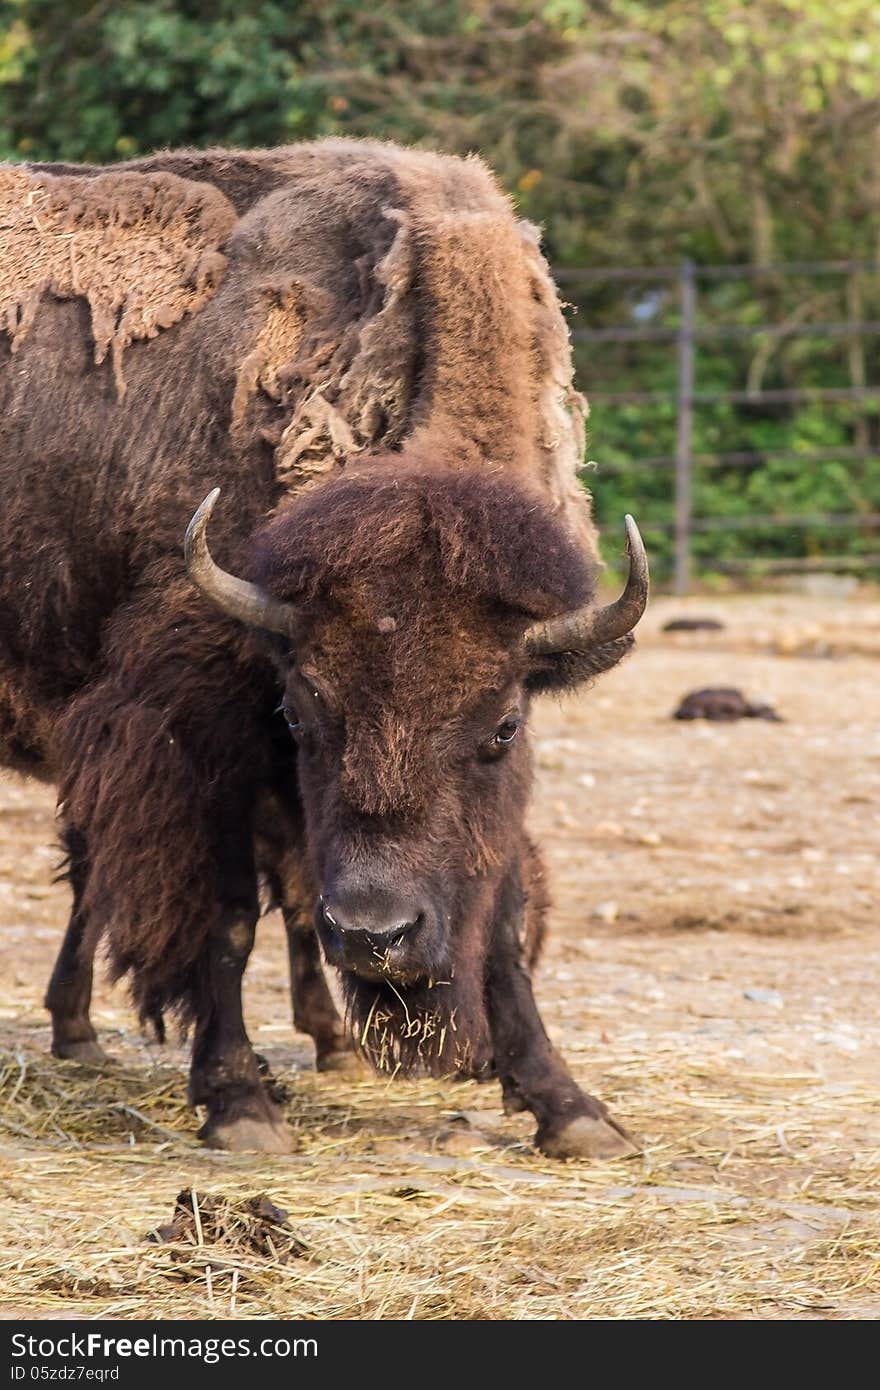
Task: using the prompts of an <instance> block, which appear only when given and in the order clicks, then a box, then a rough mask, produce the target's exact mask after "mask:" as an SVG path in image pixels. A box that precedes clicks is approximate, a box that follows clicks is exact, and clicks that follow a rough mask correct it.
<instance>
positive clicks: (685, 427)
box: [675, 261, 697, 594]
mask: <svg viewBox="0 0 880 1390" xmlns="http://www.w3.org/2000/svg"><path fill="white" fill-rule="evenodd" d="M678 288H679V306H680V313H681V322H680V324H679V329H678V391H677V396H676V401H677V422H678V429H677V434H676V441H675V592H676V593H677V594H686V593H687V592H688V589H689V588H690V583H691V469H692V463H693V448H692V446H693V439H692V436H693V413H694V329H695V327H696V317H697V285H696V277H695V274H694V263H693V261H682V263H681V267H680V269H679V279H678Z"/></svg>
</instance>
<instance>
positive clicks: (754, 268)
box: [553, 261, 880, 284]
mask: <svg viewBox="0 0 880 1390" xmlns="http://www.w3.org/2000/svg"><path fill="white" fill-rule="evenodd" d="M856 271H863V272H865V273H866V274H875V275H876V274H880V263H878V262H877V261H781V262H779V263H778V264H776V265H768V266H760V265H695V266H694V273H695V275H697V276H698V278H699V279H701V280H771V279H772V278H773V277H774V276H775V275H810V276H813V275H852V274H853V273H854V272H856ZM680 273H681V267H680V266H678V265H655V266H558V267H556V268H555V269H554V271H553V275H554V278H555V279H556V280H557V281H558V282H559V283H560V284H569V283H572V282H577V281H579V280H583V281H602V280H608V281H615V280H616V281H624V282H626V281H632V282H633V283H636V284H637V283H638V282H639V281H643V282H644V281H647V282H648V283H651V282H652V281H653V282H655V283H656V281H658V280H677V279H678V277H679V275H680Z"/></svg>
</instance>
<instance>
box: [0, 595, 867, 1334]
mask: <svg viewBox="0 0 880 1390" xmlns="http://www.w3.org/2000/svg"><path fill="white" fill-rule="evenodd" d="M683 613H689V614H695V613H705V614H708V615H711V616H714V617H716V618H719V619H721V620H722V622H723V623H724V624H725V626H724V629H723V630H722V631H720V632H717V633H707V632H702V633H694V634H682V635H676V636H672V635H664V634H663V633H662V632H661V630H660V629H661V627H662V624H663V623H664V622H665V621H666V620H667V619H668V618H669V617H670V616H673V615H680V614H683ZM878 676H880V602H878V601H877V600H876V598H873V599H872V598H871V597H870V596H865V595H862V596H861V597H859V596H855V597H850V598H848V599H846V600H845V601H840V602H839V603H836V604H832V603H830V602H828V601H825V602H822V601H820V600H817V599H808V598H804V597H795V596H789V597H787V596H773V597H766V596H764V597H747V596H742V597H737V598H723V599H722V598H718V599H716V598H711V599H706V598H702V599H699V600H697V599H691V600H689V601H688V602H686V603H681V602H676V601H673V600H671V599H662V600H658V601H657V602H656V603H654V605H653V606H652V609H651V612H650V614H649V616H648V617H647V618H646V620H645V622H644V624H643V628H642V631H641V641H640V646H639V650H638V652H637V654H636V655H635V656H634V657H633V659H632V660H630V661H629V662H628V663H626V664H625V665H624V666H623V667H622V668H621V669H619V670H617V671H616V672H614V673H612V674H611V675H610V676H608V677H606V678H605V679H604V680H603V681H602V682H601V683H600V684H598V685H597V687H596V688H595V689H594V690H593V691H591V692H588V693H585V694H583V695H582V696H579V697H578V698H576V699H569V700H566V701H564V702H560V703H554V702H546V703H545V704H543V705H542V706H540V707H539V708H538V709H537V710H536V713H535V719H534V735H533V736H534V742H535V750H536V761H537V767H538V782H537V787H536V795H535V803H534V812H533V823H534V827H535V830H536V831H537V833H538V836H539V838H540V840H541V841H542V842H543V844H544V846H545V848H546V852H547V859H548V866H549V870H550V880H551V884H552V889H553V896H554V901H555V904H556V906H555V909H554V914H553V918H552V935H551V938H550V942H549V945H548V949H547V952H546V955H545V958H544V961H543V963H542V965H541V968H540V973H539V979H538V995H539V1000H540V1003H541V1006H542V1009H543V1012H544V1016H545V1019H546V1021H547V1023H548V1027H549V1028H550V1031H551V1033H552V1035H553V1037H554V1039H555V1040H556V1041H557V1042H558V1044H559V1045H560V1046H561V1047H562V1049H563V1050H564V1052H565V1054H566V1056H567V1057H568V1059H569V1061H570V1062H571V1064H572V1067H573V1069H574V1071H575V1073H576V1074H577V1076H578V1078H579V1079H580V1080H581V1081H582V1083H583V1084H585V1085H586V1086H587V1087H588V1088H589V1089H590V1090H592V1091H593V1092H594V1093H596V1094H599V1095H601V1096H602V1097H603V1098H604V1099H605V1100H606V1101H607V1102H608V1103H609V1104H610V1105H611V1106H612V1108H613V1109H614V1111H615V1113H616V1115H617V1116H618V1117H619V1118H620V1119H621V1120H622V1121H623V1122H624V1123H625V1124H626V1125H627V1126H628V1127H629V1128H630V1129H631V1130H632V1131H633V1132H634V1133H635V1134H636V1135H637V1136H638V1137H639V1139H640V1141H641V1142H642V1144H643V1146H644V1149H643V1153H642V1155H641V1156H640V1157H639V1158H637V1159H632V1160H629V1161H625V1162H624V1161H618V1162H617V1163H613V1164H605V1165H593V1166H591V1165H587V1164H584V1163H569V1164H554V1163H552V1162H551V1161H549V1160H547V1159H545V1158H543V1157H541V1156H540V1155H537V1154H536V1153H535V1152H534V1150H533V1149H532V1148H531V1145H530V1142H529V1140H530V1134H531V1127H530V1125H529V1123H528V1119H527V1117H514V1118H510V1119H506V1118H504V1117H503V1116H502V1115H501V1113H500V1104H499V1096H498V1093H497V1090H496V1088H495V1087H494V1086H493V1085H486V1086H476V1085H474V1084H472V1083H464V1084H462V1083H459V1084H453V1083H446V1084H440V1083H437V1082H433V1081H431V1082H429V1081H425V1082H392V1083H389V1082H388V1081H387V1080H378V1079H374V1078H364V1079H363V1080H357V1079H355V1080H352V1079H351V1078H347V1077H332V1076H317V1075H315V1074H314V1073H313V1072H312V1071H311V1070H310V1044H309V1042H308V1040H307V1039H305V1038H303V1037H300V1036H298V1035H296V1034H295V1033H294V1032H293V1031H292V1028H291V1025H290V1023H289V1009H288V1004H287V979H286V963H285V960H284V946H283V941H282V932H281V930H280V924H279V923H278V922H277V921H276V920H275V919H274V918H273V917H269V918H267V919H266V920H265V922H264V923H263V924H262V929H261V932H260V936H259V939H258V945H257V950H256V952H255V956H254V959H253V961H252V964H251V967H250V969H249V972H248V978H247V995H246V1007H247V1015H248V1020H249V1026H250V1028H251V1032H252V1036H253V1039H254V1042H255V1044H256V1046H257V1047H258V1049H259V1050H260V1051H262V1052H263V1053H265V1054H266V1056H267V1057H268V1058H269V1060H270V1061H271V1063H272V1066H273V1069H274V1070H275V1072H276V1073H277V1074H278V1075H279V1077H280V1078H281V1080H282V1082H283V1084H284V1086H285V1089H286V1092H287V1102H286V1103H287V1108H288V1111H289V1115H290V1119H291V1123H292V1125H293V1126H294V1128H295V1132H296V1136H297V1150H298V1151H297V1153H296V1154H295V1155H294V1156H292V1157H290V1158H284V1159H272V1160H265V1159H262V1158H259V1157H257V1156H231V1155H221V1154H210V1153H206V1152H203V1151H202V1150H201V1149H200V1146H199V1145H198V1143H197V1142H196V1140H195V1137H194V1134H195V1129H196V1121H195V1118H194V1117H193V1116H192V1115H191V1114H190V1113H189V1112H187V1110H186V1109H185V1106H184V1105H183V1095H184V1091H185V1073H184V1068H185V1053H184V1051H183V1049H181V1048H178V1047H176V1046H172V1047H169V1048H165V1049H159V1048H157V1047H155V1046H153V1045H151V1044H148V1043H146V1042H145V1041H144V1040H143V1039H142V1038H140V1036H139V1035H138V1033H137V1030H136V1027H135V1024H134V1020H133V1018H132V1015H131V1013H130V1011H129V1009H128V1007H127V1004H126V999H125V994H124V991H123V990H122V989H120V988H116V989H110V988H108V987H107V986H106V984H101V985H100V986H99V988H98V992H97V999H96V1008H95V1013H94V1017H95V1022H96V1024H97V1027H98V1029H99V1032H100V1035H101V1038H102V1041H103V1042H104V1043H105V1045H106V1047H107V1049H108V1051H109V1052H111V1053H112V1055H113V1058H114V1059H115V1061H114V1065H113V1066H112V1067H111V1068H109V1069H108V1071H107V1072H106V1073H105V1074H100V1073H95V1074H91V1073H89V1072H88V1071H86V1070H85V1069H83V1068H78V1067H76V1066H75V1065H73V1064H71V1063H60V1062H54V1061H52V1060H51V1059H48V1058H47V1056H46V1053H47V1045H48V1028H47V1022H46V1018H45V1016H44V1014H43V1011H42V1008H41V998H42V992H43V989H44V987H45V982H46V979H47V977H48V974H49V971H50V969H51V964H52V960H53V956H54V952H55V950H56V948H57V945H58V943H59V940H60V937H61V934H62V930H63V926H64V923H65V915H66V910H67V898H66V890H65V889H64V888H63V887H60V886H52V883H51V877H52V871H53V866H54V865H55V864H56V862H57V859H58V852H57V848H56V847H55V846H54V845H53V799H52V795H51V793H50V792H49V791H48V790H47V789H45V788H41V787H38V786H35V785H29V784H25V783H22V782H18V781H15V780H12V779H8V780H5V781H0V941H2V946H3V950H2V959H3V968H2V978H0V1043H2V1048H3V1051H2V1055H0V1192H2V1205H0V1247H2V1249H0V1301H2V1304H3V1307H4V1308H5V1311H6V1315H7V1316H16V1315H23V1314H28V1315H31V1316H37V1317H62V1316H65V1315H68V1316H69V1315H75V1316H78V1317H94V1316H117V1317H148V1318H149V1317H161V1316H166V1317H204V1316H212V1315H216V1316H229V1315H230V1313H231V1314H233V1315H235V1316H239V1317H246V1318H254V1317H256V1318H259V1317H275V1316H282V1317H296V1316H306V1317H330V1318H376V1317H412V1318H417V1319H418V1318H493V1319H499V1318H500V1319H505V1318H541V1319H546V1318H586V1317H608V1318H748V1317H759V1318H870V1317H875V1316H877V1315H878V1314H880V1201H878V1198H880V1105H878V1089H880V1087H878V1081H880V1048H878V1043H880V1016H878V1008H877V999H878V993H880V924H878V916H877V906H878V898H880V894H878V889H880V859H878V855H877V832H878V818H880V691H878ZM706 685H737V686H740V687H741V688H742V689H743V691H744V692H745V693H746V694H747V695H748V696H750V697H753V698H756V699H764V700H768V701H769V702H771V703H772V704H773V705H774V706H775V707H776V708H777V709H778V711H779V713H780V714H781V715H782V716H783V718H784V721H785V722H783V723H769V722H765V721H763V720H746V721H742V722H740V723H738V724H734V725H712V724H708V723H703V722H700V723H691V724H688V723H676V722H674V721H672V720H671V719H670V717H669V716H670V712H671V710H672V709H673V708H674V707H675V705H676V704H677V702H678V700H679V698H680V697H681V696H682V695H684V694H685V693H686V692H688V691H690V690H693V689H695V688H697V687H699V686H706ZM190 1188H196V1189H197V1190H198V1191H199V1192H209V1193H212V1194H219V1195H220V1196H222V1197H224V1198H228V1199H230V1200H232V1199H233V1198H237V1197H241V1196H253V1195H256V1194H258V1193H265V1194H266V1195H267V1196H268V1198H269V1199H270V1200H271V1201H272V1202H273V1203H275V1204H277V1206H279V1207H281V1208H283V1209H284V1210H285V1211H286V1212H287V1213H288V1214H289V1219H290V1223H291V1226H292V1228H293V1230H294V1231H295V1232H296V1235H297V1237H298V1238H299V1239H300V1240H301V1241H302V1242H303V1244H304V1246H305V1247H306V1253H305V1254H303V1255H301V1256H300V1257H298V1258H296V1259H292V1260H290V1261H288V1262H284V1261H283V1260H281V1259H280V1257H279V1259H277V1260H276V1259H274V1258H272V1257H271V1254H270V1255H268V1256H267V1255H266V1253H265V1251H263V1252H262V1253H260V1252H257V1251H255V1250H251V1249H244V1248H243V1247H242V1246H240V1245H236V1244H235V1241H234V1240H233V1239H232V1237H230V1239H229V1241H228V1242H227V1244H226V1246H225V1247H224V1246H223V1245H222V1242H221V1245H220V1246H219V1247H215V1246H208V1245H205V1246H204V1247H199V1248H198V1249H193V1248H192V1247H188V1248H187V1250H186V1252H184V1254H185V1257H184V1256H182V1255H180V1252H177V1254H175V1250H174V1248H173V1247H170V1246H162V1245H150V1244H145V1243H144V1240H143V1238H144V1236H145V1234H146V1233H147V1232H148V1231H149V1230H150V1229H151V1228H152V1227H154V1226H156V1225H157V1224H160V1223H162V1222H168V1221H170V1219H171V1213H172V1208H173V1206H174V1200H175V1197H176V1195H177V1193H178V1191H180V1190H182V1189H190Z"/></svg>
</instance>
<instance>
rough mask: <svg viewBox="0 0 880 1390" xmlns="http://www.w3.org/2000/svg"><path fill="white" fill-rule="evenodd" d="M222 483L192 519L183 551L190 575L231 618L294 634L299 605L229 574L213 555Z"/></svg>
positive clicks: (249, 624)
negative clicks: (212, 531) (212, 528)
mask: <svg viewBox="0 0 880 1390" xmlns="http://www.w3.org/2000/svg"><path fill="white" fill-rule="evenodd" d="M219 496H220V489H219V487H215V488H214V490H213V492H209V493H208V495H207V497H206V498H205V500H204V502H203V503H202V505H201V506H200V507H199V509H198V511H197V512H196V513H195V515H194V516H193V519H192V521H191V522H190V523H189V526H187V528H186V536H185V538H184V542H183V553H184V555H185V557H186V567H187V569H188V570H189V576H190V579H191V580H192V581H193V583H194V584H196V585H198V587H199V588H200V589H201V591H202V593H203V594H204V595H205V597H206V598H209V599H210V600H211V602H212V603H216V605H217V607H218V608H222V610H223V612H224V613H228V614H229V616H230V617H231V618H238V619H239V621H240V622H243V623H247V624H248V626H249V627H259V628H262V629H263V631H264V632H277V633H280V634H281V635H282V636H283V637H292V636H293V633H294V628H295V624H296V609H295V608H294V607H293V605H292V604H290V603H282V601H281V600H280V599H277V598H273V597H272V595H271V594H267V593H266V591H265V589H261V588H260V586H259V585H258V584H251V583H249V582H248V581H247V580H246V579H237V578H236V576H235V575H234V574H227V572H226V570H222V569H221V568H220V566H219V565H217V564H215V563H214V561H213V560H212V559H211V552H210V551H209V549H208V537H207V530H208V521H209V520H210V517H211V513H212V511H213V510H214V505H215V503H216V501H217V498H218V497H219Z"/></svg>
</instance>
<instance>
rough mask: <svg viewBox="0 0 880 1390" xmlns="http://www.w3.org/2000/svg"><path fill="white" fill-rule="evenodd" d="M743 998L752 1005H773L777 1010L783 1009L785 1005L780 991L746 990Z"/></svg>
mask: <svg viewBox="0 0 880 1390" xmlns="http://www.w3.org/2000/svg"><path fill="white" fill-rule="evenodd" d="M743 998H744V999H748V1000H750V1002H751V1003H752V1004H772V1005H773V1007H774V1008H775V1009H781V1008H782V1003H783V1000H782V995H781V994H780V993H779V990H778V989H758V988H755V989H744V990H743Z"/></svg>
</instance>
